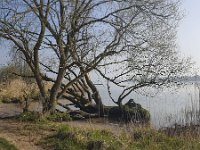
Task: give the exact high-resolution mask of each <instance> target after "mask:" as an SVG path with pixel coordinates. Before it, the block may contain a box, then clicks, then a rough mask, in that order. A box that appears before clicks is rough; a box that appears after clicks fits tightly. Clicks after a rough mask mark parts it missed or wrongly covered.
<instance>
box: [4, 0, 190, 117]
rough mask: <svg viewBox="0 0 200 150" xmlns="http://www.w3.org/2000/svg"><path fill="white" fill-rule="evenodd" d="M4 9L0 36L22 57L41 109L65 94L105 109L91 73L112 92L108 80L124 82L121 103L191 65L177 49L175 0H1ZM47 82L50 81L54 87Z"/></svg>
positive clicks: (84, 106)
mask: <svg viewBox="0 0 200 150" xmlns="http://www.w3.org/2000/svg"><path fill="white" fill-rule="evenodd" d="M0 10H1V12H0V37H1V38H2V39H5V40H7V41H9V42H10V43H11V44H13V45H14V47H15V50H16V51H20V52H21V53H22V54H23V55H24V56H23V59H25V61H26V63H27V64H28V65H29V67H30V69H31V70H32V73H33V78H35V80H36V82H37V85H38V88H39V90H40V93H41V101H42V102H43V111H44V112H54V111H55V105H56V100H57V99H58V98H61V97H64V98H67V99H68V100H70V101H71V102H73V103H74V104H75V105H76V106H77V107H79V108H80V109H82V110H84V111H86V112H90V111H89V110H91V109H89V108H90V107H89V106H91V107H93V106H94V108H95V109H96V110H98V112H99V113H103V103H102V101H101V95H100V94H99V92H98V89H97V88H96V86H95V84H94V81H92V79H91V78H90V77H89V74H91V72H94V71H95V72H96V73H97V74H99V75H100V76H101V77H102V78H104V79H105V80H106V81H107V86H108V93H109V94H110V96H111V98H112V93H111V90H110V88H111V86H110V83H112V84H114V85H116V86H119V87H121V88H122V93H121V94H120V95H119V98H118V99H113V101H114V102H115V103H116V104H118V105H119V106H121V105H122V101H123V99H125V98H126V96H127V95H129V94H130V93H131V92H133V91H134V90H136V89H138V88H141V87H144V86H152V85H157V86H160V85H164V84H167V83H169V82H170V81H172V79H173V78H174V77H176V76H177V75H178V76H181V75H182V74H184V73H185V72H186V70H187V69H188V68H189V60H188V59H182V58H180V57H179V55H178V53H177V48H176V47H177V46H176V28H177V25H178V22H179V20H180V18H181V15H180V12H179V1H178V0H150V1H149V0H140V1H138V0H126V1H124V0H3V1H1V2H0ZM44 58H48V60H51V62H53V63H49V62H50V61H47V60H45V59H44ZM49 72H50V73H49ZM50 74H51V75H50ZM44 81H50V82H52V83H53V86H52V88H51V89H50V92H49V93H47V92H46V91H45V90H44ZM93 103H94V104H95V105H93ZM95 112H96V111H95Z"/></svg>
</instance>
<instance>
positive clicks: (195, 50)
mask: <svg viewBox="0 0 200 150" xmlns="http://www.w3.org/2000/svg"><path fill="white" fill-rule="evenodd" d="M182 9H183V10H184V12H185V17H184V18H183V20H182V21H181V22H180V26H179V28H178V36H177V37H178V39H177V42H178V45H179V49H180V52H181V53H182V54H183V55H184V56H191V57H192V58H193V60H194V61H196V65H197V66H199V68H200V0H183V2H182ZM6 49H7V48H6V46H5V45H4V46H3V45H2V43H0V67H1V65H2V64H5V62H6V60H8V56H6V52H7V50H6Z"/></svg>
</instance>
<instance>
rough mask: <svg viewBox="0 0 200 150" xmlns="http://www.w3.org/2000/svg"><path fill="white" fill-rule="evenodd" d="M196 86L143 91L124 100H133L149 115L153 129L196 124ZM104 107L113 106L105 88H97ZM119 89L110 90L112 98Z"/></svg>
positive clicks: (197, 113)
mask: <svg viewBox="0 0 200 150" xmlns="http://www.w3.org/2000/svg"><path fill="white" fill-rule="evenodd" d="M199 87H200V86H198V84H193V83H190V84H187V85H184V86H179V87H168V88H165V89H162V90H157V89H145V92H144V91H143V90H141V91H140V92H139V93H136V92H135V93H132V94H131V95H130V96H129V97H128V98H127V99H126V100H128V99H130V98H133V99H134V101H135V102H137V103H139V104H141V105H142V106H143V107H144V108H145V109H147V110H148V111H149V112H150V114H151V125H152V126H153V127H155V128H162V127H169V126H173V125H174V124H181V125H186V124H189V123H194V124H198V123H200V120H199V116H200V115H199V101H200V99H199V93H200V90H199ZM99 89H100V93H101V95H103V96H102V97H103V100H104V103H105V104H106V105H113V102H112V101H110V100H108V99H109V96H108V94H107V92H106V90H105V87H99ZM120 92H121V91H120V89H116V88H115V89H114V90H112V93H115V95H114V97H115V98H117V95H119V94H120Z"/></svg>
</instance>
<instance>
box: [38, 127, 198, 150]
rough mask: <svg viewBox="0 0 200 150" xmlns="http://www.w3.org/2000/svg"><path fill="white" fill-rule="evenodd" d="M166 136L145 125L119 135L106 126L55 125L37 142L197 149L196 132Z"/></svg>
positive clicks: (98, 148) (73, 149) (57, 148)
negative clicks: (104, 128) (194, 133)
mask: <svg viewBox="0 0 200 150" xmlns="http://www.w3.org/2000/svg"><path fill="white" fill-rule="evenodd" d="M191 137H192V136H178V135H174V136H169V135H167V134H166V133H164V132H162V131H156V130H154V129H151V128H149V127H144V128H143V127H135V128H132V129H130V131H129V132H121V133H120V134H119V135H116V134H114V133H113V132H112V131H109V130H99V129H88V128H85V129H84V128H75V127H70V126H68V125H64V126H59V127H57V130H56V132H55V133H54V134H51V135H49V136H47V137H46V138H45V139H43V141H42V142H41V145H42V146H43V147H46V148H48V149H52V150H69V149H70V150H90V149H91V150H176V149H183V150H190V149H192V150H199V149H200V143H199V140H200V136H199V137H194V138H191Z"/></svg>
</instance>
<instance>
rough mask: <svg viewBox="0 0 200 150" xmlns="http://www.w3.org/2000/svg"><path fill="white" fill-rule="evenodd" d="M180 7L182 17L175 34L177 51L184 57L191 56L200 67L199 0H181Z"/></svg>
mask: <svg viewBox="0 0 200 150" xmlns="http://www.w3.org/2000/svg"><path fill="white" fill-rule="evenodd" d="M182 9H183V11H184V18H183V19H182V21H181V22H180V25H179V28H178V35H177V38H178V39H177V42H178V45H179V51H180V52H181V53H182V54H183V55H184V56H186V57H187V56H189V57H192V60H193V61H195V62H196V65H195V66H196V67H197V68H200V0H183V2H182ZM198 70H200V69H198ZM198 72H199V73H200V71H198ZM199 73H198V74H199Z"/></svg>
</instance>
